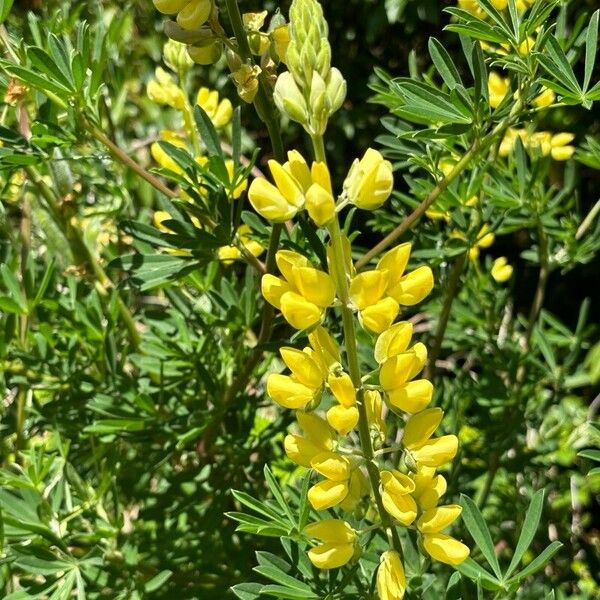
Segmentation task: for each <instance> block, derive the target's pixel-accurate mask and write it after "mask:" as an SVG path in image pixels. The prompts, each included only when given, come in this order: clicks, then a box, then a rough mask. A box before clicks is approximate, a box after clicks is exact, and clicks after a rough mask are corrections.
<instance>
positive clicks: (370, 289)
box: [349, 270, 388, 310]
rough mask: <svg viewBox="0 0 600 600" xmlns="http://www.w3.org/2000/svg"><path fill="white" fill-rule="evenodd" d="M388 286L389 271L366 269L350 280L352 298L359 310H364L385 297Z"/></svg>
mask: <svg viewBox="0 0 600 600" xmlns="http://www.w3.org/2000/svg"><path fill="white" fill-rule="evenodd" d="M387 286H388V274H387V271H380V270H374V271H364V272H363V273H359V274H358V275H356V277H354V278H353V279H352V281H351V282H350V289H349V293H350V300H351V301H352V303H353V304H354V306H355V307H356V308H357V309H358V310H364V309H365V308H367V306H371V305H373V304H376V303H377V302H379V300H381V298H383V295H384V294H385V291H386V289H387Z"/></svg>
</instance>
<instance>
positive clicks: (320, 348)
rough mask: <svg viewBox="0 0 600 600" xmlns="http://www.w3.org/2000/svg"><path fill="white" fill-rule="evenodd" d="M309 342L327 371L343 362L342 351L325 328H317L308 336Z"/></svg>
mask: <svg viewBox="0 0 600 600" xmlns="http://www.w3.org/2000/svg"><path fill="white" fill-rule="evenodd" d="M308 341H309V342H310V345H311V346H312V347H313V349H314V351H315V352H316V353H317V354H318V355H319V357H320V358H321V361H322V362H323V364H324V365H325V366H326V369H328V368H330V367H332V366H334V365H335V364H337V363H339V362H340V361H341V357H340V349H339V347H338V345H337V342H336V341H335V340H334V339H333V338H332V337H331V335H329V333H328V332H327V330H326V329H324V328H323V327H317V328H316V329H314V330H313V331H311V333H309V334H308Z"/></svg>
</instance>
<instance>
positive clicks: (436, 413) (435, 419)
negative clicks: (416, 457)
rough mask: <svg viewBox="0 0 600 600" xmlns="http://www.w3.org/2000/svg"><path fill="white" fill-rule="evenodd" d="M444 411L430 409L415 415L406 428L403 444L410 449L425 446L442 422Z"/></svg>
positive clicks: (437, 408)
mask: <svg viewBox="0 0 600 600" xmlns="http://www.w3.org/2000/svg"><path fill="white" fill-rule="evenodd" d="M443 416H444V411H443V410H442V409H441V408H439V407H436V408H428V409H427V410H424V411H422V412H420V413H418V414H416V415H413V416H412V417H411V418H410V419H409V420H408V421H407V422H406V426H405V428H404V436H403V437H402V443H403V444H404V446H405V447H406V448H408V449H411V448H415V447H417V446H420V445H421V444H424V443H425V442H426V441H427V440H428V439H429V438H430V437H431V436H432V435H433V433H434V432H435V430H436V429H437V428H438V426H439V424H440V423H441V422H442V417H443Z"/></svg>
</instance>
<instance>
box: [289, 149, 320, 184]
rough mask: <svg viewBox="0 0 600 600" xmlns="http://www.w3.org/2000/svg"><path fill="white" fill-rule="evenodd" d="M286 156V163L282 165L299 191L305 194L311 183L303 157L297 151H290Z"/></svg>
mask: <svg viewBox="0 0 600 600" xmlns="http://www.w3.org/2000/svg"><path fill="white" fill-rule="evenodd" d="M287 156H288V162H286V163H285V165H283V167H284V169H285V170H286V171H287V172H288V173H289V174H290V175H291V176H292V177H293V178H294V179H295V180H296V182H297V183H298V184H299V185H300V189H301V190H302V191H303V192H306V191H307V190H308V188H309V187H310V186H311V185H312V183H313V181H312V177H311V174H310V170H309V168H308V165H307V164H306V161H305V160H304V157H303V156H302V154H300V152H298V150H290V152H288V155H287Z"/></svg>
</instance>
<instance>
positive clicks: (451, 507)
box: [417, 504, 462, 533]
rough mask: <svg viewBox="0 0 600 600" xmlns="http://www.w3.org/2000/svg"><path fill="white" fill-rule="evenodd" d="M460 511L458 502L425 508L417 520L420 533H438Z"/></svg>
mask: <svg viewBox="0 0 600 600" xmlns="http://www.w3.org/2000/svg"><path fill="white" fill-rule="evenodd" d="M461 512H462V506H460V505H459V504H448V505H446V506H438V507H436V508H430V509H429V510H426V511H425V512H424V513H423V514H422V515H421V516H420V517H419V520H418V521H417V527H418V529H419V531H420V532H421V533H439V532H440V531H442V530H444V529H446V527H449V526H450V525H451V524H452V523H454V521H456V519H458V517H459V516H460V513H461Z"/></svg>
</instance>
